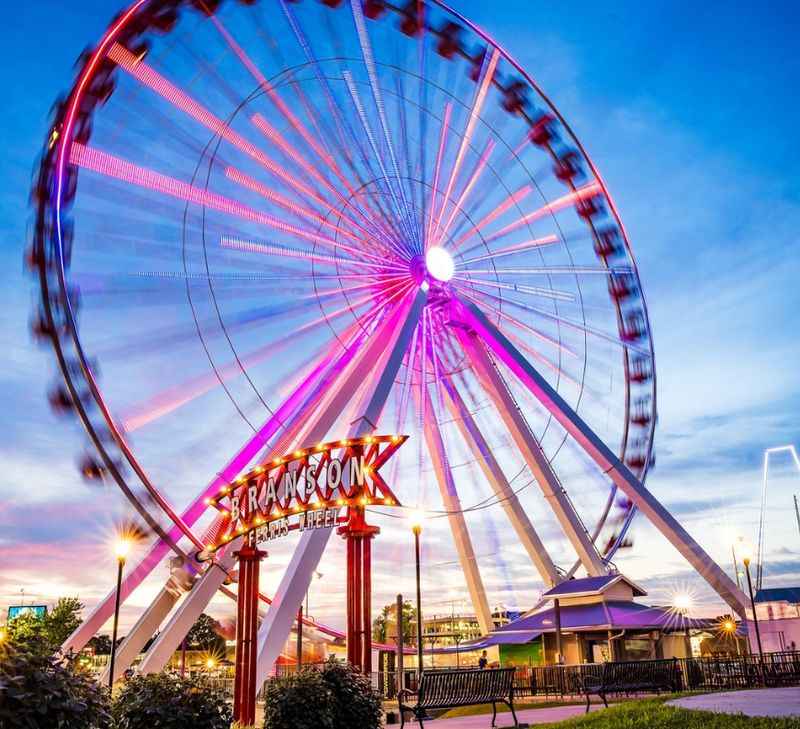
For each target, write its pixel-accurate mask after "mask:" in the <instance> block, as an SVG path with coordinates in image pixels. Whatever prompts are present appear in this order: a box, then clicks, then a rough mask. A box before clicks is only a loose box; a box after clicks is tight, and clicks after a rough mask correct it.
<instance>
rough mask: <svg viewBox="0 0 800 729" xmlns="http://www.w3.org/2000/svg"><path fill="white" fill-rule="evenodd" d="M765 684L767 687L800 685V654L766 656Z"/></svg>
mask: <svg viewBox="0 0 800 729" xmlns="http://www.w3.org/2000/svg"><path fill="white" fill-rule="evenodd" d="M763 666H764V667H763V671H764V683H765V684H766V685H767V686H797V685H798V684H800V654H798V653H773V654H768V655H766V656H764V664H763Z"/></svg>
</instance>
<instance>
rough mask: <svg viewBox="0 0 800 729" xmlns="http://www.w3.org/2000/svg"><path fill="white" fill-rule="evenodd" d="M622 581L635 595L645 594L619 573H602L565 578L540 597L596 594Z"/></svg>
mask: <svg viewBox="0 0 800 729" xmlns="http://www.w3.org/2000/svg"><path fill="white" fill-rule="evenodd" d="M619 581H623V582H626V583H627V584H629V585H630V586H631V587H632V588H633V594H634V595H635V596H637V597H641V596H643V595H646V594H647V593H646V592H645V591H644V590H642V589H641V588H640V587H639V586H638V585H636V584H634V583H633V582H631V581H630V580H629V579H627V578H626V577H623V576H622V575H620V574H616V575H602V576H600V577H583V578H581V579H578V580H565V581H564V582H562V583H560V584H558V585H556V586H555V587H552V588H551V589H549V590H548V591H547V592H545V593H544V594H543V595H542V597H545V598H553V597H569V596H574V595H593V594H594V595H597V594H600V593H601V592H603V590H605V589H606V588H608V587H611V585H613V584H614V583H616V582H619Z"/></svg>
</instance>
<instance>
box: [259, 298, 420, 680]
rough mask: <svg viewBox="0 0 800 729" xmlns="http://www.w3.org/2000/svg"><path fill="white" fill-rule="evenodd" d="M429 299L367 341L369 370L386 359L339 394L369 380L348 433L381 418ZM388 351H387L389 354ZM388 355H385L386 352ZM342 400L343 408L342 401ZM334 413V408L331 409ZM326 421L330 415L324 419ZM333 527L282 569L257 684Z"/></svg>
mask: <svg viewBox="0 0 800 729" xmlns="http://www.w3.org/2000/svg"><path fill="white" fill-rule="evenodd" d="M427 298H428V288H427V286H424V287H423V288H420V289H419V291H417V293H416V295H415V296H414V299H413V301H412V302H411V306H410V308H408V309H405V308H403V309H402V310H401V314H402V315H403V316H402V318H400V319H399V320H398V319H396V318H394V319H393V320H392V322H390V326H391V328H390V329H389V330H388V333H389V336H388V337H387V336H376V335H373V337H372V338H371V340H370V342H369V343H368V346H369V351H368V352H367V353H366V355H365V357H364V360H363V361H365V362H367V363H368V364H369V365H370V369H376V365H378V364H379V363H380V362H381V361H385V364H384V365H383V367H382V370H380V371H381V375H380V378H379V379H378V381H377V383H375V384H374V385H373V384H372V382H370V380H369V377H368V375H369V372H368V371H367V372H364V373H355V376H351V377H350V378H349V381H348V382H347V383H346V384H344V385H343V386H342V387H341V388H340V390H341V393H342V394H341V396H342V397H344V398H346V399H347V400H349V399H350V398H351V397H352V396H353V394H354V393H355V392H356V390H357V389H358V388H359V386H360V385H361V384H362V383H363V382H364V381H365V380H366V381H367V382H368V385H367V391H366V393H365V395H366V396H367V397H368V398H369V399H368V402H367V404H366V407H365V408H364V409H363V412H362V413H361V415H360V417H359V418H358V419H357V420H356V421H355V422H354V423H353V425H352V428H351V431H350V433H349V437H360V436H363V435H367V434H369V433H371V432H373V430H374V429H375V425H376V424H377V422H378V420H379V419H380V415H381V412H382V411H383V408H384V405H385V404H386V401H387V399H388V398H389V393H390V392H391V389H392V385H393V384H394V381H395V378H396V377H397V373H398V372H399V370H400V366H401V364H402V362H403V357H404V355H405V353H406V351H407V349H408V346H409V343H410V341H411V337H412V335H413V333H414V330H415V329H416V327H417V323H418V322H419V320H420V317H421V315H422V312H423V309H424V307H425V303H426V302H427ZM387 353H388V356H385V355H386V354H387ZM382 355H384V356H382ZM344 404H346V402H345V403H343V404H340V405H339V412H341V409H342V407H343V405H344ZM331 412H332V411H331ZM325 419H326V420H327V418H325ZM334 422H335V418H334V419H333V420H332V421H330V422H322V421H320V423H319V434H316V433H315V437H314V438H311V440H312V441H314V440H318V439H320V438H322V437H324V435H325V434H326V433H327V431H328V430H329V428H330V427H331V425H332V424H333V423H334ZM332 533H333V529H314V530H311V531H305V532H303V534H302V535H301V536H300V541H299V542H298V545H297V547H296V548H295V550H294V553H293V554H292V559H291V560H290V562H289V565H288V566H287V568H286V571H285V572H284V575H283V578H282V579H281V582H280V585H279V586H278V590H277V592H276V593H275V597H274V599H273V602H272V605H271V606H270V609H269V610H268V611H267V614H266V616H265V618H264V620H263V622H262V623H261V627H260V628H259V631H258V667H257V672H256V682H257V685H259V686H260V685H261V684H262V683H263V682H264V681H265V680H266V678H267V674H268V673H269V671H270V669H271V668H272V665H273V664H274V663H275V661H276V660H277V658H278V656H279V655H280V652H281V650H282V648H283V645H284V643H285V642H286V639H287V637H288V636H289V633H290V631H291V629H292V623H293V621H294V619H295V616H296V614H297V609H298V607H299V606H300V604H301V603H302V601H303V598H304V597H305V594H306V591H307V590H308V587H309V585H310V583H311V577H312V575H313V574H314V570H315V569H316V568H317V565H318V564H319V561H320V559H321V558H322V553H323V552H324V551H325V546H326V545H327V543H328V540H329V539H330V536H331V534H332Z"/></svg>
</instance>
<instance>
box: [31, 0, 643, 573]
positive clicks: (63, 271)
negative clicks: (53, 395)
mask: <svg viewBox="0 0 800 729" xmlns="http://www.w3.org/2000/svg"><path fill="white" fill-rule="evenodd" d="M149 3H150V0H139V1H138V2H136V3H134V4H133V5H131V6H130V7H129V8H128V10H127V11H126V12H125V13H124V14H123V15H122V16H121V17H120V18H119V20H118V21H116V22H115V23H114V24H113V25H112V26H111V27H110V28H109V30H108V32H107V33H106V35H105V36H104V38H103V40H102V41H101V43H100V44H99V45H98V48H97V50H96V51H95V52H94V53H93V54H92V56H91V57H90V59H89V61H88V62H87V64H86V66H85V68H84V69H83V70H82V72H81V74H80V76H79V81H78V83H77V84H76V85H75V87H74V88H73V91H72V92H71V94H70V96H69V97H68V100H69V101H68V107H67V113H66V116H65V117H64V119H63V120H60V121H61V123H62V124H63V126H62V127H61V131H60V133H59V136H58V139H57V140H55V141H56V144H55V150H56V151H57V162H56V165H57V178H56V189H55V193H54V198H55V211H54V221H55V225H54V226H53V231H52V232H51V235H52V236H54V240H53V241H52V242H53V243H54V244H55V251H56V253H57V257H56V273H57V279H58V291H57V292H56V293H57V296H58V298H59V299H60V301H59V302H55V303H56V305H59V306H61V307H63V311H64V314H65V324H66V327H67V329H68V331H69V335H70V339H71V341H72V345H73V346H74V348H75V358H76V360H77V363H78V364H79V367H80V373H79V374H78V373H76V372H75V368H74V366H73V365H74V363H73V364H70V363H69V362H68V361H67V357H66V356H65V352H64V351H63V350H62V348H61V342H60V340H59V339H58V338H57V337H54V338H53V342H54V346H55V349H56V354H57V358H58V361H59V366H60V368H61V370H62V373H63V377H64V380H65V384H66V386H67V388H68V390H69V394H70V396H71V398H72V400H73V402H74V405H75V408H76V409H77V411H78V414H79V416H80V419H81V420H82V421H83V423H84V425H85V427H86V429H87V431H88V433H89V436H90V439H91V440H92V442H93V445H94V448H95V450H97V451H98V452H99V454H100V456H101V458H102V459H103V461H104V463H105V467H106V468H107V469H108V472H109V474H110V475H112V476H113V477H114V480H115V481H116V482H117V484H118V485H119V487H120V488H121V489H122V490H123V491H124V492H125V495H126V497H127V498H128V500H129V501H131V503H132V504H133V505H134V507H135V508H136V509H137V511H138V512H139V513H140V515H141V516H142V518H143V519H145V521H146V522H147V524H148V525H149V526H150V527H151V528H152V529H153V531H154V532H155V533H156V534H158V536H159V537H160V538H161V539H162V540H164V541H166V542H167V543H168V544H169V546H170V548H171V549H172V550H173V551H175V552H176V553H178V554H181V555H183V556H185V557H186V556H187V555H186V554H185V552H183V551H182V550H181V549H180V548H179V547H178V545H177V541H178V540H177V539H175V536H174V534H175V532H174V530H173V529H169V528H168V529H164V528H163V527H162V526H161V524H160V522H159V520H158V519H157V518H154V517H153V515H152V513H151V512H150V510H149V509H148V507H147V506H146V505H145V504H144V503H143V502H142V501H141V499H139V497H138V496H137V495H136V494H135V493H134V492H133V491H132V490H131V489H130V488H129V486H128V481H127V479H126V477H125V475H124V474H122V473H121V471H120V469H119V467H118V465H117V463H116V459H115V457H114V455H113V453H112V452H111V451H110V450H109V449H107V447H106V445H105V443H104V442H103V437H102V436H103V434H102V433H100V432H99V431H98V430H97V426H96V425H95V421H94V420H93V419H92V417H91V416H90V415H89V413H88V411H87V409H86V408H85V407H84V404H83V402H82V398H81V394H80V392H79V389H80V385H79V383H78V382H77V381H76V380H75V377H76V376H79V377H81V378H82V379H83V382H84V383H85V384H86V385H87V387H88V389H89V391H90V393H91V396H92V399H93V400H94V402H95V403H96V404H97V406H98V408H99V409H100V412H101V414H102V419H103V421H104V422H105V426H100V427H107V429H108V430H109V431H110V433H111V435H112V437H113V441H114V443H115V445H116V448H118V449H119V451H120V452H121V453H122V454H123V455H124V457H125V460H126V461H127V462H128V463H129V465H130V467H131V468H132V469H133V471H134V473H135V474H136V477H137V479H138V480H139V481H141V483H142V484H143V485H144V487H145V489H146V490H147V492H148V493H149V495H150V497H151V498H152V499H153V501H154V502H155V505H156V507H157V508H158V510H159V512H160V513H163V514H165V515H166V516H167V518H168V519H169V521H170V522H171V523H172V524H173V525H175V526H176V527H177V528H178V530H179V532H180V534H182V535H183V536H185V537H187V538H189V539H190V540H191V541H192V542H193V543H194V544H195V545H196V546H198V547H201V546H202V544H201V542H200V540H199V539H197V537H196V536H195V534H194V533H193V531H192V529H191V528H190V527H188V526H186V525H185V524H184V523H183V522H182V520H181V518H180V516H179V515H178V514H177V513H176V512H175V510H174V509H173V508H172V507H171V505H170V504H169V503H168V501H167V500H166V498H165V497H164V496H163V495H162V494H161V492H160V491H159V489H158V488H157V487H156V486H155V485H153V484H152V483H151V482H150V480H149V478H148V476H147V474H146V473H145V472H144V469H143V468H142V467H141V465H140V464H139V462H138V459H137V457H136V455H135V454H134V452H133V450H132V449H131V448H130V446H129V445H128V443H127V441H126V438H125V436H124V434H123V433H122V432H121V431H120V430H119V428H118V426H117V424H116V422H115V420H114V417H113V415H112V414H111V412H110V408H109V407H108V406H107V404H106V402H105V399H104V396H103V394H102V390H101V388H100V386H99V384H98V382H97V381H96V379H95V376H94V373H93V368H92V366H91V364H90V361H91V358H90V357H89V356H88V355H87V354H86V353H85V351H84V349H83V346H82V343H81V338H80V334H79V330H78V324H77V321H76V317H75V315H74V311H73V303H72V299H71V293H70V287H69V284H68V277H67V271H68V268H69V265H68V262H67V260H66V256H65V245H64V239H63V224H64V220H63V218H62V200H63V196H64V185H65V174H66V168H67V166H68V164H69V163H68V160H67V157H68V152H69V149H70V145H71V143H72V138H73V132H74V124H75V120H76V116H77V113H78V108H79V106H80V103H81V99H82V98H83V95H84V93H85V91H86V86H87V84H88V83H89V82H90V80H91V78H92V76H93V74H94V72H95V67H96V65H97V64H98V63H99V61H100V60H102V59H103V58H104V56H105V54H106V53H107V50H108V48H109V46H110V45H111V44H112V43H113V41H114V40H115V38H116V37H117V36H118V35H119V33H120V32H121V31H122V29H123V28H124V27H125V26H126V25H127V24H128V23H129V22H130V21H131V20H132V19H133V18H134V16H135V15H136V13H137V12H138V11H139V10H140V9H141V8H143V7H144V6H146V5H148V4H149ZM433 4H434V5H437V6H439V7H440V8H442V9H443V10H444V11H446V12H447V13H449V14H451V15H452V16H453V17H454V18H457V19H458V20H459V21H460V22H462V23H464V25H465V26H467V27H469V28H470V29H471V30H472V32H473V33H475V34H476V35H477V36H478V37H480V38H482V39H483V40H484V41H485V42H486V43H487V44H490V45H491V46H492V47H493V48H495V49H496V50H497V51H498V52H499V53H500V54H501V55H502V57H503V58H504V59H505V60H506V61H507V62H508V63H510V64H511V65H512V66H513V67H514V68H515V69H516V71H517V72H518V73H519V74H521V75H522V76H523V78H524V79H525V80H526V82H527V83H528V84H529V85H530V86H531V87H532V88H533V89H534V90H535V91H536V93H537V94H538V95H539V97H540V98H541V99H543V100H544V101H545V103H546V104H547V105H548V108H549V110H550V111H552V113H553V114H554V116H555V117H556V118H557V119H558V121H559V123H560V124H561V125H562V127H563V129H564V130H565V131H566V132H567V133H568V134H569V136H570V138H571V140H572V142H573V143H574V144H575V146H576V147H577V148H578V149H579V150H580V153H581V155H582V157H583V159H585V160H586V161H587V163H588V165H589V167H590V169H591V170H592V173H593V175H594V177H595V179H596V180H597V182H598V184H599V185H600V186H601V188H602V191H603V196H604V198H605V200H607V201H608V203H609V209H610V212H611V215H612V217H613V219H614V221H615V222H616V225H617V226H618V227H619V229H620V231H621V234H622V239H623V242H624V246H625V250H626V257H627V260H628V261H629V262H630V266H631V268H632V271H633V275H634V276H635V278H636V281H637V284H638V282H639V274H638V269H637V267H636V262H635V257H634V255H633V251H632V248H631V246H630V242H629V239H628V236H627V233H626V231H625V228H624V225H623V223H622V220H621V218H620V216H619V214H618V211H617V208H616V205H615V204H614V202H613V200H612V198H611V195H610V193H609V192H608V190H607V188H606V185H605V183H604V181H603V180H602V178H601V177H600V175H599V172H598V170H597V169H596V167H595V165H594V163H593V162H592V160H591V158H590V157H589V155H588V154H587V153H586V151H585V149H584V148H583V145H582V144H581V142H580V140H579V139H578V138H577V136H576V135H575V134H574V133H573V132H572V130H571V128H570V127H569V125H568V124H567V122H566V120H565V119H564V118H563V116H562V115H561V114H560V112H559V111H558V109H557V108H556V107H555V105H554V104H553V103H552V102H551V101H550V99H549V98H548V97H547V96H546V95H545V94H544V93H543V91H542V90H541V89H540V88H539V86H538V84H537V83H536V82H535V81H534V80H533V78H532V77H531V76H530V75H529V74H528V73H527V72H526V71H525V70H524V69H523V68H522V67H521V65H520V64H519V63H517V62H516V60H515V59H513V58H512V57H511V56H510V55H509V54H508V53H507V52H506V51H505V50H504V49H503V48H502V46H500V45H499V44H498V43H496V41H494V40H493V39H492V38H491V37H490V36H489V35H488V34H487V33H485V32H484V31H483V30H481V29H480V28H479V27H477V26H476V25H475V24H473V23H472V22H470V21H469V20H467V19H466V18H464V17H463V16H462V15H460V14H459V13H457V12H456V11H454V10H452V8H450V7H449V6H448V5H447V4H445V3H442V2H438V0H433ZM149 30H150V29H149V28H144V29H143V30H142V31H141V35H144V34H145V33H147V32H148V31H149ZM56 129H57V127H56ZM51 141H52V140H51ZM51 151H52V149H51ZM46 164H47V153H46V159H45V162H43V165H42V175H45V173H46V169H45V168H46ZM74 174H75V175H76V176H77V172H75V173H74ZM44 213H45V202H44V201H41V200H40V211H39V214H40V216H42V215H44ZM41 222H42V221H41V220H40V223H41ZM41 242H42V244H43V245H45V241H44V240H42V241H41ZM42 255H43V256H46V255H47V252H46V251H42ZM40 284H41V287H42V293H43V296H42V299H43V310H44V313H45V317H46V319H47V320H48V322H49V325H50V328H51V329H52V330H55V329H56V328H57V326H58V325H57V323H56V317H54V314H53V310H52V308H51V307H52V305H53V304H54V302H53V301H52V299H51V284H50V282H49V281H48V280H47V273H46V271H45V266H44V265H42V266H41V267H40ZM640 288H641V287H640ZM641 306H642V311H643V315H644V319H645V326H646V332H647V342H648V348H649V353H650V354H649V359H650V362H651V367H652V383H653V384H652V395H653V399H652V411H653V414H655V357H654V352H653V341H652V334H651V328H650V323H649V317H648V314H647V305H646V301H645V297H644V294H643V293H642V295H641ZM617 310H618V312H619V306H617ZM625 352H626V354H625V358H624V359H625V363H626V375H627V368H628V350H627V349H626V350H625ZM628 385H630V382H629V381H628ZM629 397H630V386H628V387H626V399H629ZM626 413H627V418H626V435H625V441H627V437H628V436H627V427H628V424H629V418H630V403H629V402H626ZM654 427H655V417H652V419H651V423H650V426H649V432H648V434H647V439H648V441H649V446H648V448H647V453H646V460H645V464H644V465H643V468H642V480H643V479H644V476H646V473H647V470H648V468H649V465H650V459H651V448H652V437H653V430H654ZM623 454H624V447H623ZM615 489H616V487H614V489H612V491H611V493H610V495H609V499H608V502H607V505H606V508H605V512H604V514H603V515H602V519H601V521H600V522H599V524H598V527H597V531H596V533H595V534H594V535H593V536H594V538H595V539H596V537H597V535H598V534H599V532H600V530H601V529H602V526H603V524H604V522H605V519H606V518H607V516H608V512H609V510H610V508H611V505H612V503H613V499H614V493H615ZM632 517H633V509H629V510H628V513H627V515H626V518H625V523H624V525H623V527H622V528H621V529H620V534H619V536H618V538H617V541H616V543H615V544H614V545H612V547H611V549H610V550H609V552H608V553H607V554H606V557H607V559H610V558H611V557H612V556H613V553H614V552H615V551H616V549H617V548H618V546H619V544H620V543H621V541H622V539H624V535H625V532H626V530H627V528H628V526H629V524H630V521H631V519H632ZM179 538H180V535H179Z"/></svg>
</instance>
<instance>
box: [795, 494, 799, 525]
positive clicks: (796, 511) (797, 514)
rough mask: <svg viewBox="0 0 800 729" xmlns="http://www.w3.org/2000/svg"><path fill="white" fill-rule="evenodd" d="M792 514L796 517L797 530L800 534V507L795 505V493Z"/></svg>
mask: <svg viewBox="0 0 800 729" xmlns="http://www.w3.org/2000/svg"><path fill="white" fill-rule="evenodd" d="M794 515H795V516H796V517H797V532H798V534H800V507H798V505H797V494H795V495H794Z"/></svg>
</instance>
